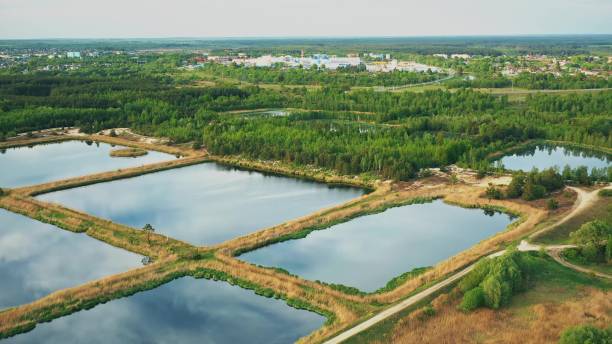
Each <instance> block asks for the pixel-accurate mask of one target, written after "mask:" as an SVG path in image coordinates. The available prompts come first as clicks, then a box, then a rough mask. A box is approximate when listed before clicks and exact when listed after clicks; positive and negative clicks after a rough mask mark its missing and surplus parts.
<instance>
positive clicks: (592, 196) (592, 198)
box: [324, 186, 612, 344]
mask: <svg viewBox="0 0 612 344" xmlns="http://www.w3.org/2000/svg"><path fill="white" fill-rule="evenodd" d="M569 188H570V189H572V190H574V191H575V192H576V193H577V194H578V198H577V199H576V202H575V203H574V207H573V209H572V210H571V211H570V212H569V213H568V214H567V215H566V216H564V217H563V218H562V219H561V220H559V221H557V222H556V223H555V224H553V225H550V226H548V227H546V228H544V229H541V230H539V231H537V232H535V233H533V234H531V235H530V236H529V238H530V239H531V238H532V237H535V236H537V235H539V234H541V233H544V232H546V231H548V230H550V229H552V228H554V227H556V226H558V225H560V224H563V223H565V222H566V221H568V220H569V219H571V218H572V217H574V216H576V215H577V214H580V213H581V212H582V211H583V210H584V209H587V208H588V207H590V206H591V205H592V204H593V203H595V202H596V201H597V199H598V197H599V196H598V195H597V193H598V192H599V191H600V190H601V189H597V190H595V191H592V192H586V191H584V190H582V189H579V188H575V187H569ZM608 188H611V186H607V187H605V188H604V189H608ZM571 247H575V246H574V245H551V246H540V245H533V244H530V243H528V242H527V241H525V240H523V241H522V242H521V243H520V245H519V246H518V250H519V251H539V250H541V249H542V248H544V249H545V250H546V251H547V252H548V254H549V255H550V256H551V257H552V258H553V259H554V260H555V261H557V262H558V263H559V264H561V265H563V266H565V267H568V268H570V269H573V270H576V271H579V272H583V273H588V274H594V275H596V276H598V277H602V278H612V276H609V275H606V274H603V273H599V272H596V271H593V270H590V269H587V268H583V267H580V266H576V265H574V264H571V263H569V262H567V261H565V260H563V259H562V258H561V256H560V252H561V251H562V250H563V249H567V248H571ZM505 252H506V250H501V251H499V252H495V253H493V254H491V255H489V256H488V257H498V256H501V255H503V254H504V253H505ZM475 265H476V263H474V264H472V265H470V266H468V267H466V268H465V269H463V270H461V271H460V272H458V273H456V274H454V275H452V276H450V277H448V278H447V279H445V280H443V281H441V282H439V283H437V284H435V285H433V286H431V287H429V288H427V289H425V290H423V291H421V292H419V293H418V294H415V295H413V296H411V297H409V298H407V299H405V300H404V301H401V302H400V303H398V304H395V305H393V306H391V307H389V308H387V309H385V310H384V311H382V312H380V313H378V314H376V315H375V316H373V317H372V318H370V319H368V320H366V321H364V322H362V323H360V324H359V325H357V326H355V327H353V328H350V329H348V330H346V331H345V332H342V333H340V334H339V335H337V336H336V337H333V338H331V339H329V340H327V341H326V342H324V344H339V343H342V342H343V341H345V340H347V339H349V338H351V337H352V336H354V335H356V334H358V333H360V332H363V331H365V330H367V329H368V328H370V327H372V326H374V325H376V324H378V323H379V322H381V321H383V320H385V319H387V318H389V317H391V316H393V315H395V314H397V313H399V312H401V311H402V310H404V309H406V308H408V307H410V306H412V305H415V304H416V303H418V302H420V301H422V300H424V299H426V298H427V297H429V296H431V295H433V294H434V293H436V292H438V291H440V290H441V289H443V288H445V287H447V286H448V285H450V284H452V283H454V282H456V281H458V280H459V279H461V278H462V277H464V276H465V275H467V274H468V273H469V272H470V271H472V269H474V266H475Z"/></svg>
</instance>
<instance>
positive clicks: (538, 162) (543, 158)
mask: <svg viewBox="0 0 612 344" xmlns="http://www.w3.org/2000/svg"><path fill="white" fill-rule="evenodd" d="M500 162H501V163H502V164H503V165H504V167H505V168H507V169H509V170H521V171H525V172H529V171H531V170H532V169H533V168H537V169H538V170H540V171H541V170H544V169H547V168H550V167H555V166H556V167H558V168H559V169H563V168H564V167H565V166H569V167H571V168H572V169H575V168H577V167H580V166H586V167H587V168H588V170H589V171H590V170H592V169H593V168H606V167H608V166H610V164H611V163H612V159H611V158H610V157H609V156H607V155H606V154H601V153H596V152H589V151H586V150H581V149H572V148H568V147H563V146H547V145H540V146H535V147H530V148H528V149H526V150H523V151H519V152H516V153H514V154H512V155H507V156H505V157H503V158H501V160H500Z"/></svg>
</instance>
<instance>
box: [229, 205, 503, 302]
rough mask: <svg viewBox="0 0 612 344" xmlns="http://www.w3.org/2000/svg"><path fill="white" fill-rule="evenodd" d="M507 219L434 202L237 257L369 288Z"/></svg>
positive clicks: (423, 264) (445, 254)
mask: <svg viewBox="0 0 612 344" xmlns="http://www.w3.org/2000/svg"><path fill="white" fill-rule="evenodd" d="M511 222H512V218H511V217H510V216H508V215H505V214H501V213H496V212H485V211H483V210H482V209H466V208H461V207H457V206H451V205H448V204H446V203H444V202H443V201H441V200H436V201H434V202H431V203H425V204H413V205H407V206H402V207H397V208H391V209H387V210H386V211H384V212H382V213H379V214H374V215H369V216H362V217H358V218H356V219H353V220H351V221H348V222H345V223H341V224H338V225H335V226H332V227H330V228H328V229H325V230H319V231H314V232H312V233H310V234H309V235H308V236H307V237H306V238H303V239H299V240H290V241H285V242H281V243H278V244H274V245H270V246H267V247H263V248H260V249H258V250H255V251H252V252H249V253H246V254H244V255H241V256H240V259H242V260H245V261H248V262H251V263H254V264H259V265H263V266H269V267H279V268H283V269H285V270H287V271H289V272H290V273H293V274H296V275H299V276H301V277H304V278H307V279H310V280H320V281H324V282H327V283H339V284H343V285H346V286H351V287H356V288H358V289H360V290H362V291H365V292H373V291H376V290H377V289H379V288H382V287H384V286H385V285H386V283H387V282H388V281H389V280H391V279H392V278H393V277H396V276H399V275H401V274H402V273H404V272H407V271H410V270H413V269H415V268H418V267H426V266H431V265H435V264H436V263H438V262H440V261H442V260H444V259H446V258H449V257H451V256H453V255H455V254H457V253H459V252H461V251H463V250H465V249H467V248H469V247H471V246H473V245H474V244H476V243H478V242H479V241H481V240H483V239H485V238H488V237H490V236H492V235H493V234H495V233H497V232H500V231H502V230H504V228H506V226H508V224H510V223H511Z"/></svg>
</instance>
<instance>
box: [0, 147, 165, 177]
mask: <svg viewBox="0 0 612 344" xmlns="http://www.w3.org/2000/svg"><path fill="white" fill-rule="evenodd" d="M118 148H125V147H120V146H115V147H113V146H111V145H109V144H107V143H101V142H91V141H89V142H85V141H64V142H59V143H49V144H39V145H35V146H31V147H16V148H8V149H6V150H2V151H0V171H2V173H0V187H8V188H13V187H18V186H26V185H33V184H41V183H46V182H51V181H55V180H60V179H65V178H72V177H78V176H82V175H86V174H92V173H98V172H107V171H113V170H117V169H122V168H128V167H136V166H141V165H146V164H151V163H156V162H161V161H166V160H172V159H175V157H174V156H173V155H169V154H165V153H160V152H155V151H150V152H149V153H148V154H147V155H144V156H140V157H135V158H115V157H111V156H110V152H111V151H112V150H114V149H118Z"/></svg>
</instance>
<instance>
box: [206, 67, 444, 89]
mask: <svg viewBox="0 0 612 344" xmlns="http://www.w3.org/2000/svg"><path fill="white" fill-rule="evenodd" d="M201 70H202V71H203V72H204V73H207V74H211V75H214V76H216V77H220V78H231V79H235V80H240V81H246V82H249V83H254V84H258V83H266V84H283V85H335V86H345V87H350V86H401V85H411V84H418V83H423V82H428V81H433V80H437V79H441V78H443V77H444V76H445V74H440V73H431V72H421V73H419V72H401V71H395V72H390V73H368V72H366V71H365V66H361V67H356V68H339V69H338V70H336V71H331V70H326V69H318V68H311V69H304V68H284V67H281V66H279V67H257V68H254V67H245V66H237V65H230V66H224V65H221V64H206V65H205V66H204V67H202V69H201Z"/></svg>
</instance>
